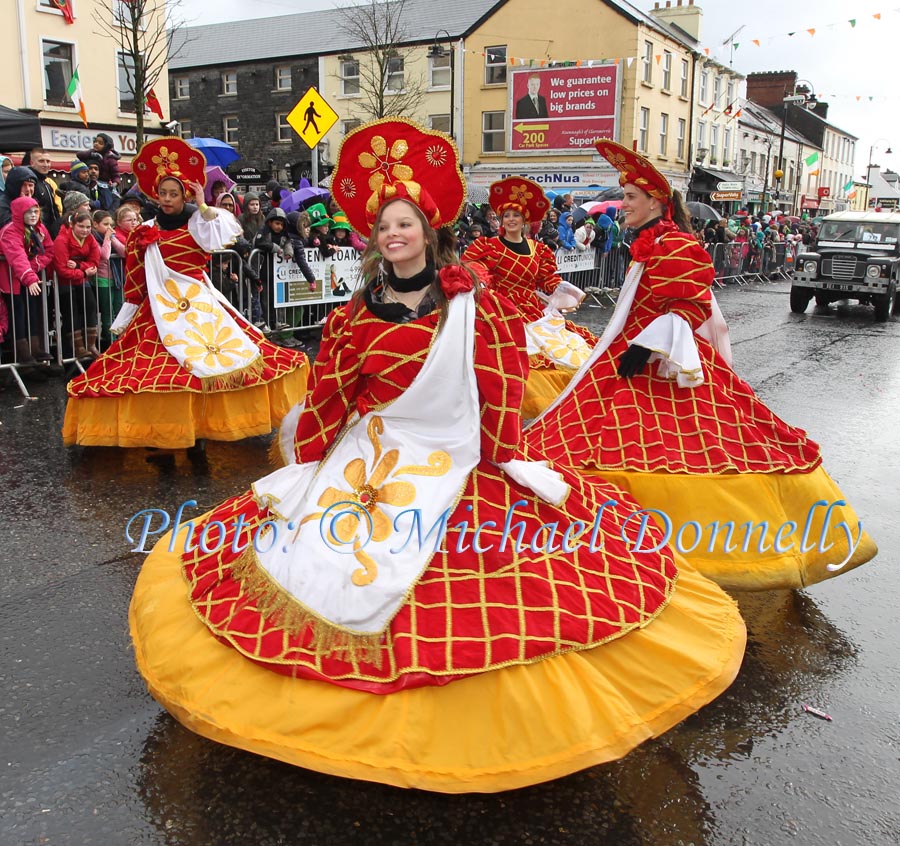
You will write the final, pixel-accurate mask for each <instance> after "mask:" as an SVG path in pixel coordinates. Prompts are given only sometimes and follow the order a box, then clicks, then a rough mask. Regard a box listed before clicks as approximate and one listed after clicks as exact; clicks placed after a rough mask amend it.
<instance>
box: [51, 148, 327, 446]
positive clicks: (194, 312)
mask: <svg viewBox="0 0 900 846" xmlns="http://www.w3.org/2000/svg"><path fill="white" fill-rule="evenodd" d="M204 165H205V159H204V158H203V155H202V153H200V152H199V151H197V150H194V149H193V148H191V147H189V146H188V145H187V144H186V143H185V142H183V141H181V139H177V138H175V139H173V138H166V139H162V140H158V141H151V142H149V143H148V144H145V145H144V146H143V147H142V148H141V151H140V153H138V155H137V156H136V157H135V160H134V165H133V166H134V171H135V175H136V177H137V180H138V184H139V186H140V188H141V190H142V191H143V192H144V193H145V194H147V195H148V196H151V197H153V198H154V199H155V200H156V201H157V202H158V203H159V212H158V214H157V216H156V218H155V220H153V221H150V222H148V223H145V224H144V225H143V226H140V227H138V228H136V229H135V230H134V231H133V232H132V233H131V235H130V237H129V239H128V243H127V246H126V255H125V290H124V294H125V304H124V306H123V308H122V310H121V312H120V313H119V315H118V317H117V319H116V322H115V324H114V325H113V327H112V329H113V331H114V332H116V331H117V332H118V333H119V338H118V340H117V341H116V342H115V343H114V344H113V345H112V346H111V347H110V348H109V349H108V350H107V351H106V352H105V353H104V354H103V355H102V356H100V357H99V358H98V359H97V360H96V361H95V362H94V363H93V364H92V365H91V366H90V368H88V370H87V372H86V373H84V374H83V375H81V376H79V377H78V378H76V379H73V380H72V381H71V382H70V383H69V386H68V391H69V402H68V406H67V407H66V417H65V421H64V424H63V441H64V442H65V443H66V445H71V444H81V445H84V446H123V447H137V446H145V447H156V448H169V449H176V448H182V447H189V448H190V447H192V446H194V445H195V444H197V443H198V442H200V444H202V441H203V440H204V439H211V440H220V441H233V440H239V439H240V438H247V437H250V436H253V435H262V434H267V433H269V432H271V431H272V429H273V428H274V427H276V426H277V425H278V424H279V422H280V421H281V419H282V418H283V417H284V415H285V414H286V413H287V412H288V410H289V409H290V408H291V407H292V406H293V405H294V404H295V403H297V402H298V401H299V400H300V399H302V397H303V395H304V393H305V391H306V379H307V375H308V369H309V367H308V361H307V358H306V356H305V355H303V353H299V352H295V351H292V350H286V349H282V348H281V347H277V346H275V345H274V344H272V343H270V342H269V341H268V340H266V338H265V337H264V336H263V335H262V333H261V332H259V330H257V329H256V328H255V327H254V326H252V325H250V324H249V323H248V322H247V321H246V320H245V319H244V317H243V316H242V315H241V314H239V313H238V312H236V311H235V310H234V309H233V308H232V307H231V305H230V304H229V303H228V302H227V301H226V300H225V299H224V298H223V297H221V296H220V295H219V293H218V292H217V291H216V290H215V288H214V287H213V285H212V284H211V283H210V281H209V278H208V276H207V275H206V267H207V263H208V261H209V253H210V252H211V251H213V250H220V249H224V248H226V247H227V246H229V245H230V244H231V243H232V242H233V241H234V239H235V238H236V237H238V236H239V235H240V234H241V228H240V225H239V224H237V223H235V221H234V217H233V215H230V214H224V213H222V212H221V211H220V210H219V209H215V208H210V207H208V206H206V204H205V203H204V204H202V205H201V206H200V208H199V209H196V208H195V207H194V206H192V205H189V204H187V202H186V199H187V190H190V191H191V192H193V195H194V196H197V197H201V198H202V196H203V193H202V184H201V181H200V180H202V179H204V178H205V174H204Z"/></svg>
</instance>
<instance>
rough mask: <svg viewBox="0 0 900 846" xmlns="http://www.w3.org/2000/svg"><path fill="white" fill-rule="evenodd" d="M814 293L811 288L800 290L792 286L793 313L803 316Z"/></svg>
mask: <svg viewBox="0 0 900 846" xmlns="http://www.w3.org/2000/svg"><path fill="white" fill-rule="evenodd" d="M812 296H813V292H812V289H811V288H798V287H796V286H795V285H792V286H791V311H792V312H794V314H803V312H805V311H806V307H807V306H808V305H809V301H810V300H811V299H812Z"/></svg>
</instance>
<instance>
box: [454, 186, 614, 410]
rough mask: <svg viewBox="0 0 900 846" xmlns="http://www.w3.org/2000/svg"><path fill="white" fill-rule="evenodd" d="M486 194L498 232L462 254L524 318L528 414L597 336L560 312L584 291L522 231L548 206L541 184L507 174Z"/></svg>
mask: <svg viewBox="0 0 900 846" xmlns="http://www.w3.org/2000/svg"><path fill="white" fill-rule="evenodd" d="M489 199H490V204H491V208H492V209H493V210H494V211H495V212H496V213H497V215H498V216H499V217H500V223H501V226H500V233H499V235H498V237H496V238H478V239H476V240H475V241H474V242H473V243H472V244H471V245H470V246H469V247H468V249H467V250H466V251H465V254H464V258H465V261H466V262H467V263H469V264H474V263H478V264H480V265H481V266H482V267H484V269H485V271H486V272H487V275H488V278H489V280H490V283H489V284H490V286H491V288H493V290H495V291H497V292H498V293H500V294H503V296H505V297H507V298H508V299H509V300H511V301H512V303H513V305H515V307H516V309H517V310H518V312H519V314H520V315H521V316H522V319H523V320H524V321H525V324H526V341H527V349H528V353H529V362H530V365H531V369H530V371H529V374H528V384H527V385H526V390H525V397H524V399H523V403H522V416H523V417H524V418H525V419H526V420H527V419H530V418H532V417H536V416H537V415H538V414H539V413H540V412H541V411H543V410H544V409H545V408H546V407H547V406H548V405H549V404H550V403H551V402H552V401H553V400H554V399H556V397H557V396H558V395H559V393H560V391H562V389H563V388H565V386H566V384H567V383H568V381H569V379H570V378H571V377H572V374H573V373H574V372H575V371H576V370H577V369H578V368H579V367H580V366H581V364H582V363H584V361H585V360H586V359H587V357H588V355H590V351H591V347H593V345H594V343H595V341H596V340H597V339H596V338H595V337H594V335H593V334H592V333H591V332H590V331H588V330H587V329H586V328H585V327H584V326H578V325H577V324H575V323H572V322H570V321H568V320H566V319H565V318H564V317H563V314H565V313H567V312H569V311H574V310H575V308H577V307H578V305H579V304H580V303H581V301H582V300H583V299H584V292H583V291H579V290H578V289H577V288H576V287H575V286H574V285H570V284H569V283H568V282H563V280H562V279H561V278H560V276H559V273H558V271H557V267H556V258H555V257H554V255H553V253H552V252H551V250H550V248H549V247H547V246H546V244H544V243H542V242H541V241H536V240H534V239H531V238H526V237H525V228H526V226H529V225H530V224H540V222H541V220H542V219H543V217H544V214H546V212H547V210H548V209H549V208H550V203H549V202H548V201H547V198H546V197H545V196H544V192H543V190H542V189H541V186H540V185H538V184H537V183H536V182H533V181H532V180H530V179H526V178H525V177H523V176H510V177H508V178H506V179H502V180H500V181H499V182H495V183H494V184H493V185H491V189H490V193H489ZM539 292H540V293H539ZM541 295H544V298H543V299H542V297H541Z"/></svg>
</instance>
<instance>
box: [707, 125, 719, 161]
mask: <svg viewBox="0 0 900 846" xmlns="http://www.w3.org/2000/svg"><path fill="white" fill-rule="evenodd" d="M709 160H710V162H711V163H712V164H716V163H717V162H718V161H719V124H717V123H714V124H713V125H712V126H711V127H710V128H709Z"/></svg>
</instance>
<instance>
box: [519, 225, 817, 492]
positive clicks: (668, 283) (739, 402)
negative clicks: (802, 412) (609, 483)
mask: <svg viewBox="0 0 900 846" xmlns="http://www.w3.org/2000/svg"><path fill="white" fill-rule="evenodd" d="M657 236H658V233H653V232H652V231H651V230H648V232H647V233H646V234H645V237H644V238H642V239H641V243H638V242H635V245H634V246H633V254H634V255H635V256H636V257H639V258H641V259H645V263H644V271H643V275H642V276H641V279H640V281H639V283H638V288H637V292H636V294H635V298H634V303H633V304H632V307H631V311H630V313H629V316H628V319H627V321H626V324H625V327H624V329H623V330H622V333H621V334H620V335H619V337H617V338H616V339H615V340H614V341H613V342H612V344H611V345H610V347H609V349H608V350H607V351H606V352H605V353H604V354H603V355H602V356H601V357H600V358H599V359H598V360H597V361H596V362H594V364H593V365H592V367H591V369H590V371H589V372H588V373H587V374H586V375H585V376H584V378H582V380H581V381H580V382H579V384H578V385H577V386H576V387H575V388H574V389H573V391H572V392H571V393H570V394H569V395H568V396H567V397H566V398H565V399H564V400H563V401H562V402H561V403H560V404H559V405H558V406H557V407H556V408H555V409H553V410H552V411H551V412H549V413H548V414H546V415H544V416H543V417H542V418H540V419H539V420H538V421H536V422H535V423H534V424H533V425H532V426H531V427H530V428H529V429H528V431H527V432H526V435H525V440H526V442H527V443H528V444H530V445H532V446H535V447H537V449H539V450H540V451H541V452H543V453H545V454H546V455H548V456H549V457H551V458H553V459H554V460H557V461H561V462H565V463H568V464H570V465H571V466H574V467H583V468H590V469H601V470H603V469H609V470H634V471H644V472H648V471H663V472H669V473H700V474H718V473H734V472H736V473H769V472H775V471H782V472H806V471H808V470H811V469H813V468H814V467H816V466H818V464H819V463H820V461H821V457H820V455H819V448H818V446H817V444H815V443H814V442H813V441H811V440H810V439H809V438H808V437H807V435H806V433H805V432H804V431H803V430H802V429H798V428H796V427H795V426H789V425H788V424H787V423H785V422H784V421H783V420H781V419H780V418H779V417H777V416H776V415H775V414H774V413H773V412H772V411H771V410H770V409H769V408H767V407H766V405H765V404H764V403H763V402H762V401H761V400H760V399H759V397H757V396H756V394H755V393H754V392H753V390H752V389H751V387H750V386H749V385H748V384H747V383H746V382H744V381H743V380H742V379H740V378H739V377H738V376H737V375H736V374H735V373H734V371H733V370H732V369H731V368H730V367H729V366H728V365H727V364H725V362H723V361H722V359H721V358H720V357H719V356H718V355H717V354H716V352H715V350H714V349H713V347H712V346H711V345H710V344H709V342H708V341H706V340H705V339H704V338H701V337H699V336H698V335H696V334H695V336H694V339H695V341H696V342H697V347H698V349H699V351H700V356H701V359H702V361H703V372H704V377H705V381H704V383H703V384H702V385H700V386H699V387H695V388H681V387H679V386H678V385H677V383H675V382H674V381H668V380H666V379H664V378H662V377H660V376H658V375H657V374H656V365H655V364H649V365H648V366H647V367H645V368H644V370H643V372H642V373H640V374H638V375H636V376H633V377H632V378H630V379H626V378H623V377H621V376H619V375H618V373H617V369H618V362H619V359H620V358H621V357H622V354H623V353H624V352H625V350H626V349H627V348H628V344H629V340H630V339H633V338H634V337H635V336H636V335H637V334H638V333H639V332H640V331H641V330H642V329H644V328H646V327H647V326H648V325H649V324H650V323H651V322H652V321H653V320H654V319H655V318H657V317H658V316H660V315H662V314H667V313H674V314H677V315H679V316H681V317H683V318H684V319H685V320H686V321H687V322H688V323H689V324H690V325H691V327H692V328H693V329H694V330H696V329H698V328H699V327H700V326H701V325H702V324H703V323H704V322H705V321H706V320H707V318H708V317H709V316H710V313H711V289H710V286H711V285H712V281H713V278H714V271H713V268H712V265H711V264H710V260H709V255H708V254H707V253H706V251H705V250H704V249H703V247H701V246H700V245H699V244H698V243H697V242H696V241H695V240H694V239H693V238H691V237H690V236H688V235H686V234H683V233H681V232H677V231H672V232H667V233H665V234H663V235H662V237H661V238H660V239H659V240H657Z"/></svg>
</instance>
